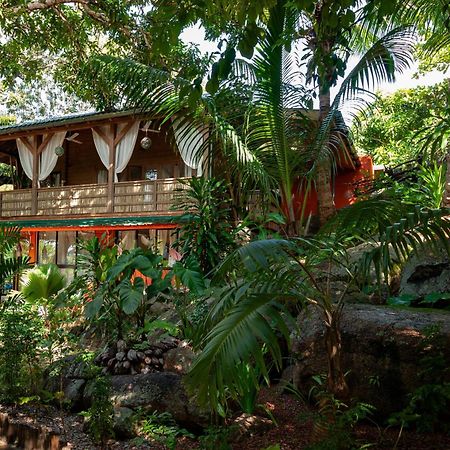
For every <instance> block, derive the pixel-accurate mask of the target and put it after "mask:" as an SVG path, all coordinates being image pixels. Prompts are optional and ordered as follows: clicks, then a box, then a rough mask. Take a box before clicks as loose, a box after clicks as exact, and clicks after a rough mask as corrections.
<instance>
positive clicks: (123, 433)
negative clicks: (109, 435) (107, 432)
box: [113, 406, 134, 439]
mask: <svg viewBox="0 0 450 450" xmlns="http://www.w3.org/2000/svg"><path fill="white" fill-rule="evenodd" d="M133 415H134V411H133V410H132V409H130V408H123V407H120V406H119V407H116V408H114V422H113V429H114V435H115V437H116V438H118V439H129V438H132V437H133V436H134V430H133V425H134V424H133Z"/></svg>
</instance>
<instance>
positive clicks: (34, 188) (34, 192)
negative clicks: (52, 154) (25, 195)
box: [31, 136, 39, 216]
mask: <svg viewBox="0 0 450 450" xmlns="http://www.w3.org/2000/svg"><path fill="white" fill-rule="evenodd" d="M32 145H33V179H32V181H31V215H32V216H36V215H37V212H38V188H39V153H38V151H37V139H36V136H33V144H32Z"/></svg>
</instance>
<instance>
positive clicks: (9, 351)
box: [0, 295, 44, 402]
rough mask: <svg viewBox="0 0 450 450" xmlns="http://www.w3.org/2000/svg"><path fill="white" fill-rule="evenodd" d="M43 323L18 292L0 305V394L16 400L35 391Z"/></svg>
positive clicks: (37, 381)
mask: <svg viewBox="0 0 450 450" xmlns="http://www.w3.org/2000/svg"><path fill="white" fill-rule="evenodd" d="M43 337H44V324H43V321H42V319H41V317H39V315H38V314H37V311H36V308H34V307H32V305H31V304H29V303H28V302H26V301H24V299H23V298H22V297H20V296H19V295H15V296H12V297H8V298H7V299H6V300H4V301H3V302H2V305H1V307H0V397H1V399H2V401H5V402H15V401H17V400H18V399H19V397H21V396H25V395H32V394H36V393H37V391H38V388H39V386H38V384H39V379H40V377H39V376H40V367H39V362H38V357H39V354H40V346H41V344H42V341H43Z"/></svg>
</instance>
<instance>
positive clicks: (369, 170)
mask: <svg viewBox="0 0 450 450" xmlns="http://www.w3.org/2000/svg"><path fill="white" fill-rule="evenodd" d="M359 161H360V163H361V165H360V166H359V167H357V168H356V169H355V170H350V169H349V170H345V171H341V172H339V173H337V174H336V176H335V177H334V180H333V181H332V182H334V204H335V205H336V208H337V209H340V208H344V207H346V206H349V205H351V204H353V203H355V201H356V196H355V193H354V184H355V183H356V182H358V181H361V180H364V179H373V161H372V158H371V157H370V156H360V157H359ZM303 201H304V189H302V188H300V189H299V192H298V193H297V194H294V208H295V212H296V217H297V218H298V219H300V218H301V214H302V207H303ZM306 202H307V203H306V207H305V212H304V217H308V216H309V215H310V214H312V215H316V214H317V192H316V190H315V189H314V187H312V188H311V190H310V192H309V195H308V197H307V200H306Z"/></svg>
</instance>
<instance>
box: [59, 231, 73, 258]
mask: <svg viewBox="0 0 450 450" xmlns="http://www.w3.org/2000/svg"><path fill="white" fill-rule="evenodd" d="M75 242H76V232H75V231H60V232H58V247H57V260H56V261H57V262H56V263H57V264H58V266H59V265H61V266H74V265H75V259H76V248H75Z"/></svg>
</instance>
